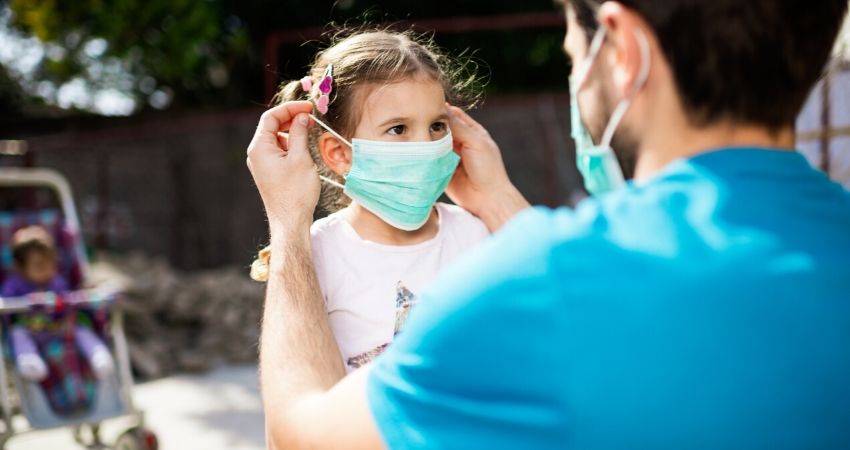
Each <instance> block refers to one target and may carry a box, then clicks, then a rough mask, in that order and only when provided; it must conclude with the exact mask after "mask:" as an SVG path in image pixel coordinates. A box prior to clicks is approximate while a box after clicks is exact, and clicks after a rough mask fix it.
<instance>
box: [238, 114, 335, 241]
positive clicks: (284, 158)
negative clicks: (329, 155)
mask: <svg viewBox="0 0 850 450" xmlns="http://www.w3.org/2000/svg"><path fill="white" fill-rule="evenodd" d="M312 110H313V104H312V103H310V102H307V101H298V102H286V103H283V104H281V105H278V106H276V107H274V108H272V109H269V110H268V111H266V112H265V113H263V115H262V117H260V123H259V125H258V126H257V131H256V133H254V138H253V139H252V140H251V144H250V145H248V169H249V170H250V171H251V175H253V177H254V182H255V183H257V189H258V190H259V191H260V196H261V197H262V199H263V204H264V205H265V208H266V214H267V215H268V218H269V224H270V225H271V228H272V233H274V230H275V227H276V226H278V225H285V226H296V227H300V228H303V227H304V226H305V225H306V226H307V228H309V225H310V223H311V222H312V221H313V210H314V209H315V208H316V203H317V202H318V201H319V192H320V185H319V177H318V174H317V173H316V166H315V164H314V163H313V159H312V158H311V157H310V151H309V149H308V147H307V145H308V144H307V127H308V125H309V120H310V119H309V117H308V116H307V114H308V113H310V112H311V111H312Z"/></svg>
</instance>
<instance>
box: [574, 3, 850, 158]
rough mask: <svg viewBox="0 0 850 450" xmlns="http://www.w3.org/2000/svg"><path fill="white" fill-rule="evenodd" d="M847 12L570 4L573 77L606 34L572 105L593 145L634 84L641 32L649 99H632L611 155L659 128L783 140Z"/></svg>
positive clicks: (774, 6)
mask: <svg viewBox="0 0 850 450" xmlns="http://www.w3.org/2000/svg"><path fill="white" fill-rule="evenodd" d="M847 7H848V2H847V0H819V1H816V2H813V1H810V0H806V1H804V0H782V1H776V0H747V1H741V0H665V1H663V2H660V1H656V0H620V1H619V2H603V1H601V0H568V1H567V26H568V31H567V38H566V40H565V49H566V51H567V53H568V54H569V55H570V56H571V57H572V59H573V61H574V65H573V67H574V71H575V67H576V66H577V65H579V64H580V62H581V61H582V60H583V59H584V58H585V56H586V53H587V50H588V45H589V43H590V40H591V38H592V37H593V35H594V34H595V33H596V31H597V30H598V28H599V27H600V22H601V25H604V26H605V27H606V29H607V30H608V32H607V36H606V41H605V44H604V45H603V48H602V51H601V52H600V54H599V56H597V60H596V61H595V62H594V65H593V68H592V70H591V71H590V73H589V74H588V78H587V82H586V83H585V84H584V87H583V88H582V91H581V95H580V96H579V101H580V104H581V106H582V111H583V115H584V117H583V118H584V121H585V123H586V124H587V126H588V128H589V130H590V132H591V134H592V136H593V138H594V140H596V141H597V142H598V140H599V138H600V136H601V134H602V129H603V128H604V127H605V124H606V123H607V121H608V119H609V118H610V117H611V113H612V111H613V109H614V107H615V106H616V104H617V102H618V101H619V100H621V99H622V98H624V96H625V95H626V93H627V92H628V91H629V89H630V88H631V87H632V85H633V84H634V82H635V79H636V77H637V72H638V71H639V69H640V65H641V62H642V61H640V59H641V57H640V50H639V46H638V44H637V38H636V30H641V31H643V32H645V33H646V34H647V35H648V36H649V40H650V43H651V47H652V52H651V53H652V61H651V64H652V69H651V75H650V79H649V81H648V83H647V85H646V87H645V88H644V90H645V91H647V92H646V93H647V94H648V95H646V96H643V99H642V100H643V103H642V104H641V105H639V104H638V103H639V102H640V101H641V99H639V98H636V99H635V105H634V106H633V108H632V109H637V110H639V111H632V112H630V113H629V116H627V118H626V120H624V122H623V125H621V127H620V130H618V133H617V136H616V139H615V141H614V148H615V150H618V152H619V153H621V156H622V153H624V152H625V153H628V152H629V151H634V149H636V148H637V147H640V146H641V144H644V142H642V141H644V139H643V138H644V136H643V134H644V132H645V131H646V129H647V128H649V127H654V128H658V127H660V126H662V124H663V123H665V120H669V121H670V122H671V123H672V122H675V121H677V120H682V123H683V124H685V125H687V126H689V127H693V128H697V129H699V128H706V127H711V126H715V125H718V124H734V125H737V126H747V127H754V128H759V129H763V130H764V131H766V132H768V133H780V132H783V131H787V130H790V129H791V128H792V127H793V123H794V121H795V119H796V117H797V114H798V113H799V111H800V109H801V108H802V105H803V103H804V101H805V99H806V97H807V95H808V93H809V91H810V89H811V87H812V86H813V85H814V83H815V82H816V81H817V79H818V78H819V76H820V75H821V73H822V71H823V68H824V66H825V65H826V63H827V60H828V58H829V55H830V51H831V49H832V46H833V43H834V41H835V38H836V35H837V33H838V30H839V28H840V26H841V23H842V19H843V17H844V16H845V14H846V12H847ZM639 97H640V94H639ZM677 110H678V111H677ZM665 115H666V116H667V117H664V116H665ZM677 116H681V117H677ZM659 132H660V131H659Z"/></svg>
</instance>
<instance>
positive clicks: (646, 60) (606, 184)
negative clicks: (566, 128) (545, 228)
mask: <svg viewBox="0 0 850 450" xmlns="http://www.w3.org/2000/svg"><path fill="white" fill-rule="evenodd" d="M606 33H607V30H606V28H605V27H604V26H600V28H599V30H598V31H597V32H596V35H595V36H594V37H593V40H592V41H591V44H590V47H589V50H588V54H587V57H586V58H585V60H584V61H582V63H581V64H580V65H579V68H578V72H577V75H576V78H575V79H574V80H572V82H571V83H570V91H571V92H570V102H571V105H570V106H571V110H570V115H571V119H572V137H573V140H574V141H575V144H576V164H577V166H578V170H579V172H581V175H582V177H584V185H585V188H586V189H587V191H588V192H589V193H590V194H591V195H599V194H603V193H605V192H608V191H612V190H614V189H617V188H619V187H621V186H623V185H625V179H624V178H623V170H622V168H621V167H620V163H619V162H618V161H617V156H616V154H615V153H614V149H613V148H612V147H611V141H612V140H613V139H614V133H615V132H616V131H617V127H618V126H619V125H620V121H622V120H623V117H624V116H625V115H626V112H627V111H628V110H629V107H630V106H631V104H632V100H633V99H634V97H635V96H636V95H637V94H638V92H640V90H641V88H643V86H644V85H645V84H646V80H647V78H649V69H650V65H651V61H650V57H651V53H650V51H649V41H648V40H647V39H646V35H644V33H643V31H641V30H637V31H636V37H637V40H638V45H639V46H640V52H641V66H640V72H639V73H638V79H637V82H636V83H635V85H634V87H632V90H631V91H630V92H629V94H628V95H626V97H625V98H624V99H622V100H621V101H620V103H619V104H618V105H617V108H616V109H614V114H613V115H612V116H611V118H610V119H609V120H608V125H607V126H606V127H605V132H604V133H603V134H602V142H600V144H599V145H594V143H593V139H592V138H591V136H590V133H589V132H588V131H587V128H586V127H585V126H584V123H583V121H582V120H581V110H580V108H579V102H578V93H579V91H580V90H581V88H582V86H583V85H584V83H585V81H587V76H588V74H589V73H590V69H591V68H592V67H593V63H594V62H595V61H596V58H597V56H598V55H599V52H600V50H601V48H602V44H603V42H604V41H605V34H606Z"/></svg>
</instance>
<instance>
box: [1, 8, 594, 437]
mask: <svg viewBox="0 0 850 450" xmlns="http://www.w3.org/2000/svg"><path fill="white" fill-rule="evenodd" d="M364 23H368V24H375V25H393V26H395V27H397V28H398V29H402V30H406V29H411V28H413V29H414V30H416V31H418V32H422V33H430V34H433V36H434V39H435V41H436V43H437V44H438V45H439V46H441V47H442V48H443V49H444V50H445V51H447V52H449V53H452V54H456V55H457V54H463V55H465V56H470V57H472V58H473V60H474V61H475V62H476V63H477V64H478V66H479V75H481V76H482V77H483V78H484V80H485V81H486V87H485V93H486V98H485V101H484V103H483V105H482V106H481V107H480V108H478V109H476V110H475V111H473V112H472V114H473V115H474V117H475V118H476V119H478V120H480V121H481V122H482V123H483V124H484V125H485V126H486V127H487V128H488V129H489V130H490V131H491V133H492V134H493V136H494V138H495V139H496V140H497V141H498V142H499V143H500V145H501V147H502V149H503V151H504V157H505V160H506V163H507V165H508V168H509V171H510V173H511V176H512V178H513V179H514V180H515V182H516V183H517V184H518V186H519V188H520V189H521V190H522V191H523V193H524V194H525V195H526V196H527V197H528V198H529V199H530V200H531V201H532V202H533V203H537V204H547V205H552V206H554V205H560V204H573V203H575V202H576V201H577V200H579V199H580V198H581V197H582V196H583V195H584V194H583V191H582V190H581V187H580V186H581V181H580V177H579V175H578V173H577V171H576V169H575V163H574V158H575V156H574V153H573V152H574V151H573V147H572V141H571V140H570V138H569V96H568V91H569V90H568V84H567V76H568V74H569V71H570V64H569V61H567V59H566V57H565V56H564V53H563V51H562V49H561V45H562V41H563V37H564V32H565V29H564V16H563V12H562V11H561V10H560V9H559V7H557V6H556V5H555V3H554V2H552V0H528V1H525V2H515V1H492V0H487V1H484V0H476V1H466V2H454V3H448V4H445V3H441V4H439V5H437V4H434V3H429V2H418V1H409V0H406V1H363V0H340V1H336V2H331V1H324V0H313V1H306V0H287V1H286V2H279V1H269V0H265V1H262V0H261V1H244V0H243V1H237V0H167V1H166V0H144V1H143V0H110V1H106V0H80V1H74V2H66V1H58V0H9V1H0V167H18V168H49V169H53V170H56V171H57V172H58V173H59V174H61V175H62V176H63V177H65V178H66V179H67V181H68V183H69V184H70V187H71V190H72V192H73V200H74V203H75V204H76V207H77V210H78V212H79V219H80V226H81V231H82V241H83V242H84V243H85V245H86V252H87V254H88V255H89V256H90V257H91V259H92V261H93V264H92V271H91V272H92V277H93V278H94V279H106V280H110V281H111V282H115V281H116V280H118V281H119V284H120V288H121V290H123V291H124V292H125V301H124V302H123V309H124V314H125V322H126V323H125V324H126V327H125V330H126V334H127V338H128V340H129V348H130V352H129V356H130V363H131V366H132V370H133V374H134V375H135V377H136V378H137V380H140V381H143V382H146V383H145V384H143V385H142V386H140V387H139V388H137V390H136V394H137V395H136V397H137V403H139V404H140V405H141V407H142V409H145V410H146V411H147V412H148V414H147V417H148V418H149V419H148V422H149V425H150V426H151V427H152V428H153V429H154V430H156V432H157V433H158V434H159V435H160V440H161V443H162V444H163V448H262V445H263V428H262V415H261V410H260V403H259V396H258V392H257V386H256V369H255V362H256V356H257V348H256V343H257V339H258V332H259V320H260V314H261V307H262V293H263V286H262V285H260V284H257V283H254V282H252V281H251V280H249V279H248V277H247V274H248V266H249V265H250V263H251V261H252V260H253V258H254V256H255V254H256V252H257V250H258V249H260V248H261V247H262V246H263V245H264V244H265V243H266V242H267V239H268V231H267V226H266V223H265V218H264V214H263V210H262V205H261V202H260V200H259V196H258V194H257V192H256V189H255V188H254V185H253V182H252V180H251V177H250V174H249V173H248V171H247V169H246V168H245V148H246V146H247V144H248V142H249V141H250V139H251V136H252V134H253V131H254V128H255V127H256V123H257V119H258V117H259V115H260V114H261V113H262V111H263V110H264V109H266V108H267V106H268V105H269V104H270V101H271V99H272V97H273V95H274V93H275V91H276V89H277V86H278V85H279V84H280V83H282V82H285V81H288V80H292V79H299V78H301V77H303V76H304V75H305V74H306V70H307V67H308V65H309V63H310V62H311V60H312V58H313V56H314V55H315V53H316V52H317V51H318V50H321V49H323V48H325V47H326V46H327V45H328V41H329V37H330V36H332V35H333V34H335V33H336V32H338V31H339V30H340V29H342V28H345V27H348V26H358V25H361V24H364ZM13 195H17V196H18V198H13V199H7V200H6V202H5V205H6V206H9V205H14V206H16V207H21V206H22V205H24V203H26V207H27V208H30V207H36V208H53V207H56V205H55V201H54V200H51V199H50V198H49V196H44V195H30V194H27V195H21V194H20V193H18V194H13ZM27 202H29V203H27ZM51 202H53V203H51ZM2 227H3V224H2V223H0V234H2ZM193 374H194V375H193ZM228 392H229V394H228ZM199 436H205V437H206V438H207V439H210V440H209V441H198V440H197V439H199ZM22 439H23V440H21V441H19V440H18V439H17V438H16V439H14V440H12V441H11V443H10V445H11V447H10V448H13V449H14V448H66V447H67V446H68V445H72V444H69V441H68V436H67V433H65V434H63V435H62V436H61V437H57V438H55V440H51V439H52V438H50V439H48V440H39V438H34V440H32V441H27V440H26V439H25V438H22ZM63 439H64V440H63ZM192 439H194V440H192ZM16 442H20V443H19V444H15V443H16ZM202 442H203V443H202ZM15 445H19V447H15Z"/></svg>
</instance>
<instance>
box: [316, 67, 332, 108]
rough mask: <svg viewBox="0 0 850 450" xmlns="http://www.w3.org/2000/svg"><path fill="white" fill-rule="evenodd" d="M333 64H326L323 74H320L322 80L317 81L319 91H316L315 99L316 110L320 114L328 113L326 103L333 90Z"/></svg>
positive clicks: (329, 100)
mask: <svg viewBox="0 0 850 450" xmlns="http://www.w3.org/2000/svg"><path fill="white" fill-rule="evenodd" d="M333 72H334V66H333V64H328V68H327V69H325V74H324V75H322V81H320V82H319V91H318V92H317V93H316V95H318V97H317V98H316V99H315V102H314V103H315V105H316V110H317V111H319V112H320V113H322V115H324V114H327V113H328V105H329V104H330V102H331V98H330V94H331V92H332V91H333V82H334V77H333Z"/></svg>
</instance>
